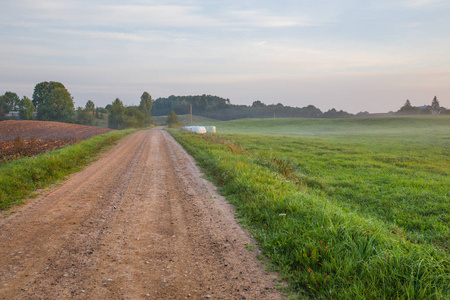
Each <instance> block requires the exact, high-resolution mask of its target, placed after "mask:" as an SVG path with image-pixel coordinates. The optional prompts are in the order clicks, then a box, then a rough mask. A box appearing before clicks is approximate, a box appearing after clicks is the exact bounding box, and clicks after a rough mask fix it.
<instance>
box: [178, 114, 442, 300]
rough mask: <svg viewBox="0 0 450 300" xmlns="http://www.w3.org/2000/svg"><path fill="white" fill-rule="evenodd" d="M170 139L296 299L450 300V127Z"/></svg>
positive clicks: (374, 121) (269, 129)
mask: <svg viewBox="0 0 450 300" xmlns="http://www.w3.org/2000/svg"><path fill="white" fill-rule="evenodd" d="M215 125H216V126H217V129H218V131H220V132H221V133H219V134H216V135H196V134H190V133H182V132H178V131H172V133H173V135H174V136H175V137H176V138H177V139H178V140H179V141H180V143H181V144H182V145H183V146H184V147H185V148H186V149H187V150H188V151H189V152H190V153H191V154H192V155H193V156H194V157H195V158H196V160H197V161H198V162H199V164H200V165H201V166H202V167H203V168H204V169H205V172H206V173H207V174H208V175H209V176H210V177H211V178H212V179H213V180H214V182H215V183H216V184H217V185H218V186H220V187H221V191H222V193H224V194H225V195H226V196H227V198H228V199H229V200H230V201H231V202H232V203H233V204H235V205H236V208H237V212H238V214H239V216H240V217H241V218H242V220H243V222H244V223H245V224H246V225H248V226H249V228H250V230H251V231H252V233H253V234H254V235H255V237H257V238H258V239H259V241H260V244H261V246H262V248H263V249H264V253H265V254H266V255H268V256H269V257H270V258H271V260H272V261H273V262H274V264H275V265H276V266H277V268H278V271H279V272H280V273H281V274H282V275H283V276H284V277H285V278H286V279H288V280H289V282H290V284H291V288H292V289H294V290H295V291H296V292H297V293H298V294H299V295H303V294H304V295H308V296H311V297H314V298H322V299H330V298H341V299H349V298H356V299H441V298H442V299H448V298H450V189H449V187H450V177H449V170H450V159H449V154H450V151H449V149H450V117H392V118H354V119H339V120H328V119H327V120H325V119H265V120H237V121H231V122H221V123H220V124H215Z"/></svg>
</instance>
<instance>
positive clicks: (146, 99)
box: [139, 92, 153, 125]
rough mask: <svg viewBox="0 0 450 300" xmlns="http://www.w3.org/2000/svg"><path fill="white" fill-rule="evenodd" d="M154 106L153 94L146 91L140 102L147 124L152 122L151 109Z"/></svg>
mask: <svg viewBox="0 0 450 300" xmlns="http://www.w3.org/2000/svg"><path fill="white" fill-rule="evenodd" d="M152 107H153V100H152V96H150V94H149V93H147V92H144V93H143V94H142V96H141V102H140V104H139V109H140V110H141V112H142V113H143V114H144V119H145V124H146V125H149V124H151V123H152V114H151V110H152Z"/></svg>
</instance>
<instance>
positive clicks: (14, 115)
mask: <svg viewBox="0 0 450 300" xmlns="http://www.w3.org/2000/svg"><path fill="white" fill-rule="evenodd" d="M33 114H34V119H35V120H36V115H37V113H36V111H35V112H34V113H33ZM4 119H5V120H22V119H21V118H20V117H19V112H18V111H17V110H11V111H10V112H9V113H7V114H6V115H5V118H4Z"/></svg>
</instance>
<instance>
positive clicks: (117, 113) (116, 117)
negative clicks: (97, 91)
mask: <svg viewBox="0 0 450 300" xmlns="http://www.w3.org/2000/svg"><path fill="white" fill-rule="evenodd" d="M108 127H109V128H111V129H123V128H125V106H123V103H122V101H120V99H119V98H116V100H114V102H113V103H112V105H111V108H110V113H109V117H108Z"/></svg>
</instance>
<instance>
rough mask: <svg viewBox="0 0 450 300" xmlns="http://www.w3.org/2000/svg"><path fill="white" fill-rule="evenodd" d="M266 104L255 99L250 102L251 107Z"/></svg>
mask: <svg viewBox="0 0 450 300" xmlns="http://www.w3.org/2000/svg"><path fill="white" fill-rule="evenodd" d="M265 106H266V105H265V104H264V103H262V102H261V101H259V100H256V101H254V102H253V103H252V107H265Z"/></svg>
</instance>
